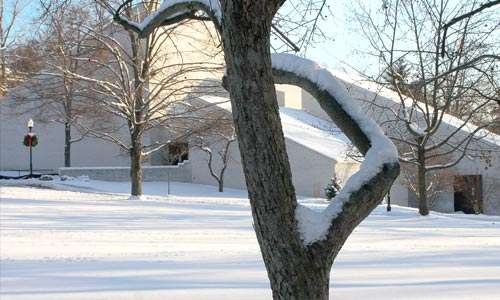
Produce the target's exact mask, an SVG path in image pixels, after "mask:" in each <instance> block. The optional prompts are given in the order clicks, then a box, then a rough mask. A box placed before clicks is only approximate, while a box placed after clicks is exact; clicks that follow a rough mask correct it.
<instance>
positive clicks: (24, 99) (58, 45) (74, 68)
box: [12, 1, 102, 167]
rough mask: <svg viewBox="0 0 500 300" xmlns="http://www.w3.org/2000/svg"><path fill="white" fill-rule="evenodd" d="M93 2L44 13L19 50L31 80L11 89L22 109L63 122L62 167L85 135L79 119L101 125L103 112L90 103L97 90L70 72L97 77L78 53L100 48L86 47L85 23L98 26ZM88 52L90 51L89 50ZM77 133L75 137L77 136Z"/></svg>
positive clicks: (86, 54) (17, 55) (19, 59)
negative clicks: (31, 36) (15, 88)
mask: <svg viewBox="0 0 500 300" xmlns="http://www.w3.org/2000/svg"><path fill="white" fill-rule="evenodd" d="M92 4H93V2H85V1H83V2H78V3H73V2H70V1H68V2H66V3H64V5H60V6H58V7H57V9H56V10H53V11H52V12H51V13H50V14H47V15H45V16H43V17H40V19H39V24H38V28H40V31H39V32H38V33H37V36H38V37H37V38H33V39H31V40H30V41H29V43H27V45H26V46H24V47H23V48H20V49H18V50H17V51H16V52H15V58H16V62H18V64H21V66H22V64H25V65H27V64H30V63H31V65H32V66H34V67H31V68H29V67H26V66H24V67H23V68H22V69H23V70H24V72H23V74H24V76H25V77H26V78H29V83H27V84H25V85H24V86H23V87H21V88H18V89H17V90H16V91H14V92H13V93H12V96H13V97H14V98H15V100H16V101H15V102H14V103H13V105H16V106H17V107H18V108H17V110H18V111H19V112H20V113H28V112H33V113H34V114H35V115H36V116H37V118H38V120H39V121H42V122H54V123H59V124H62V125H63V126H64V166H65V167H70V166H71V146H72V144H73V143H76V142H79V141H81V140H82V139H83V138H84V137H85V136H86V134H87V132H85V131H78V130H75V129H77V128H80V127H79V126H76V124H77V123H79V122H81V123H85V124H93V126H94V127H96V126H98V124H102V122H100V121H102V119H100V116H101V114H100V113H99V111H98V110H97V109H95V107H93V106H92V105H91V103H90V102H89V100H90V99H93V98H94V97H95V96H96V94H93V93H91V92H90V91H89V89H88V88H87V87H86V86H85V85H82V84H81V83H79V82H77V81H76V80H74V79H73V77H72V76H70V73H78V74H82V75H84V76H93V73H94V71H95V70H94V69H93V68H91V67H89V66H88V65H87V64H85V63H82V61H81V60H80V59H79V58H82V57H89V56H94V55H96V54H97V53H96V52H92V51H93V50H92V49H89V48H88V47H85V45H86V44H87V43H88V42H89V36H88V35H86V34H85V33H84V32H83V31H82V30H81V27H82V26H83V25H84V24H85V26H93V27H96V26H97V19H96V16H95V10H93V7H92ZM89 51H90V53H89ZM75 133H76V135H77V136H74V135H75Z"/></svg>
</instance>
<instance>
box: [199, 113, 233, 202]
mask: <svg viewBox="0 0 500 300" xmlns="http://www.w3.org/2000/svg"><path fill="white" fill-rule="evenodd" d="M226 115H227V112H225V111H224V112H223V113H222V116H217V115H214V113H212V116H209V117H208V118H207V117H205V122H207V125H206V127H205V130H200V131H198V133H197V134H195V135H194V136H193V138H192V139H191V140H192V145H193V146H194V147H196V148H198V149H200V150H202V151H203V152H205V153H206V154H207V157H208V160H207V167H208V170H209V172H210V175H211V176H212V177H213V178H214V179H215V180H216V181H217V184H218V187H219V192H223V191H224V173H225V172H226V169H227V167H228V164H229V162H230V159H231V148H230V147H231V145H232V144H234V142H235V141H236V133H235V129H234V125H233V121H232V120H228V119H227V118H226Z"/></svg>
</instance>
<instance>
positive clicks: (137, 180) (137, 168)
mask: <svg viewBox="0 0 500 300" xmlns="http://www.w3.org/2000/svg"><path fill="white" fill-rule="evenodd" d="M141 146H142V145H141V141H140V138H138V137H134V135H133V136H132V147H131V149H130V179H131V187H130V188H131V191H130V194H131V195H132V196H141V195H142V172H143V171H142V147H141Z"/></svg>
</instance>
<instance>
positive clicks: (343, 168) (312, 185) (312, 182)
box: [189, 139, 358, 197]
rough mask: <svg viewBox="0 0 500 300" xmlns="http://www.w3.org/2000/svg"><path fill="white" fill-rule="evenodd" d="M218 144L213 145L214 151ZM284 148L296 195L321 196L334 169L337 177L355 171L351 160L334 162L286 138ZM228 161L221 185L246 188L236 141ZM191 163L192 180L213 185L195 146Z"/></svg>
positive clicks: (213, 181) (205, 160)
mask: <svg viewBox="0 0 500 300" xmlns="http://www.w3.org/2000/svg"><path fill="white" fill-rule="evenodd" d="M218 147H220V146H219V145H215V146H213V149H212V150H213V151H214V152H216V149H218ZM286 148H287V152H288V157H289V160H290V164H291V169H292V180H293V184H294V186H295V190H296V192H297V194H299V195H302V196H311V197H324V188H325V187H326V185H327V184H328V183H329V182H330V179H331V178H332V177H333V173H334V170H338V172H339V174H340V179H341V180H345V179H346V178H345V177H348V176H350V175H351V174H352V173H353V172H354V171H356V170H357V168H358V167H357V165H356V164H353V163H346V164H342V163H340V164H336V162H335V160H333V159H331V158H329V157H326V156H323V155H321V154H319V153H317V152H315V151H313V150H311V149H308V148H306V147H304V146H302V145H300V144H298V143H296V142H294V141H291V140H289V139H286ZM230 153H231V155H230V160H229V164H228V167H227V169H226V173H225V176H224V183H225V184H224V186H225V187H229V188H239V189H246V184H245V177H244V175H243V169H242V165H241V160H240V152H239V149H238V146H237V143H233V144H232V145H231V150H230ZM189 157H190V162H191V164H192V168H193V170H195V171H193V182H194V183H200V184H208V185H216V184H217V182H216V180H215V179H213V178H212V177H211V176H210V174H209V171H208V166H207V161H208V157H207V154H206V153H205V152H203V151H201V150H197V149H195V148H193V149H191V151H190V154H189ZM214 165H215V166H216V168H217V169H219V168H220V167H221V163H220V159H216V160H214Z"/></svg>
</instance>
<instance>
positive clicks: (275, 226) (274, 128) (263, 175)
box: [223, 0, 331, 300]
mask: <svg viewBox="0 0 500 300" xmlns="http://www.w3.org/2000/svg"><path fill="white" fill-rule="evenodd" d="M268 5H270V4H269V3H267V4H266V2H265V1H246V0H238V1H226V2H225V3H224V5H223V6H224V9H225V14H224V15H225V19H224V22H225V26H224V27H223V28H224V29H223V40H224V51H225V59H226V64H227V81H226V87H227V88H228V90H229V91H230V94H231V104H232V110H233V117H234V121H235V127H236V134H237V136H238V143H239V147H240V152H241V158H242V164H243V169H244V173H245V178H246V184H247V188H248V193H249V198H250V203H251V207H252V215H253V220H254V228H255V231H256V234H257V239H258V241H259V245H260V248H261V252H262V256H263V259H264V262H265V265H266V269H267V272H268V275H269V279H270V282H271V288H272V291H273V298H274V299H287V300H290V299H328V284H329V270H330V266H331V261H329V260H325V259H324V256H323V255H317V256H315V255H311V252H310V251H308V249H306V248H305V247H304V246H303V245H302V242H301V240H300V237H299V234H298V232H297V231H296V221H295V208H296V205H297V202H296V196H295V190H294V187H293V184H292V180H291V178H292V177H291V171H290V166H289V162H288V157H287V153H286V150H285V141H284V137H283V132H282V128H281V122H280V117H279V112H278V103H277V101H276V92H275V89H274V83H273V75H272V72H271V59H270V50H269V49H270V24H271V19H272V14H273V11H272V9H270V7H268ZM269 141H273V142H272V143H269Z"/></svg>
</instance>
